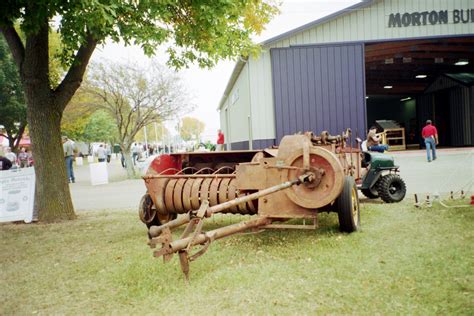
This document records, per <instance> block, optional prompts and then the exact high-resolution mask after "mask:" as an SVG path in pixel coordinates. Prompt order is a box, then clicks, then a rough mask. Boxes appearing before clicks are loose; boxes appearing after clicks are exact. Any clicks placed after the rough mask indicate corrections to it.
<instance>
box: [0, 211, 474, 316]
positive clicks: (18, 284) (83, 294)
mask: <svg viewBox="0 0 474 316" xmlns="http://www.w3.org/2000/svg"><path fill="white" fill-rule="evenodd" d="M241 219H243V217H239V216H231V215H222V216H218V217H217V218H216V219H210V220H208V224H207V225H206V226H205V229H208V230H209V229H212V228H214V227H217V226H221V225H225V224H229V223H231V222H236V221H239V220H241ZM319 219H320V226H321V227H320V229H318V230H316V231H296V230H285V231H283V230H277V231H274V230H271V231H265V232H262V233H260V234H247V235H235V236H232V237H230V238H227V239H222V240H219V241H216V242H214V243H213V244H212V245H211V247H210V249H209V251H208V252H207V253H206V254H205V255H204V256H202V257H200V258H199V259H198V260H197V261H195V262H193V263H191V283H190V284H189V285H187V284H186V283H185V282H184V281H183V276H182V274H181V271H180V267H179V263H178V259H177V257H174V258H173V260H172V261H171V262H169V263H166V264H164V263H163V261H162V260H161V259H155V258H153V257H152V252H151V250H150V249H149V248H148V247H147V245H146V241H147V238H146V229H145V226H144V225H142V224H141V223H140V222H139V220H138V218H137V216H136V214H135V212H132V211H129V212H118V211H117V212H95V213H92V212H91V213H85V214H84V213H81V214H79V219H78V220H76V221H72V222H63V223H58V224H50V225H45V224H33V225H24V224H8V225H1V226H0V237H1V243H0V253H1V256H0V265H1V268H0V281H1V283H0V284H1V287H0V297H1V298H2V303H1V304H0V314H2V315H9V314H46V315H48V314H177V313H180V314H222V313H226V314H297V313H298V314H364V315H368V314H415V315H426V314H428V315H429V314H440V315H443V314H456V315H458V314H465V315H472V314H474V231H473V229H472V227H473V224H474V209H473V208H454V209H442V208H439V207H435V208H424V209H415V208H414V207H413V206H412V204H411V203H409V202H404V203H402V204H394V205H387V204H363V206H362V221H363V226H362V229H361V231H360V232H357V233H354V234H350V235H347V234H341V233H339V232H338V224H337V216H336V215H335V214H322V215H320V217H319ZM178 233H179V232H178Z"/></svg>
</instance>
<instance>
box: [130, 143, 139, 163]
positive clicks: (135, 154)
mask: <svg viewBox="0 0 474 316" xmlns="http://www.w3.org/2000/svg"><path fill="white" fill-rule="evenodd" d="M139 153H140V147H139V146H138V145H137V143H133V145H132V160H133V165H136V164H137V160H138V155H139Z"/></svg>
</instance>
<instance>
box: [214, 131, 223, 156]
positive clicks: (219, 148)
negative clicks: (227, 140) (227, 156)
mask: <svg viewBox="0 0 474 316" xmlns="http://www.w3.org/2000/svg"><path fill="white" fill-rule="evenodd" d="M223 150H224V133H222V131H221V130H220V129H218V130H217V146H216V151H223Z"/></svg>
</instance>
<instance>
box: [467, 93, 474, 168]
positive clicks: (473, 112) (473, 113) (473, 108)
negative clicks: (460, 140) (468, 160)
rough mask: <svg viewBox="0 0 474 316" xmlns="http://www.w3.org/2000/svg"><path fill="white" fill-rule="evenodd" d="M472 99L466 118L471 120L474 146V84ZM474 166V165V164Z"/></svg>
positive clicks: (472, 143) (472, 144)
mask: <svg viewBox="0 0 474 316" xmlns="http://www.w3.org/2000/svg"><path fill="white" fill-rule="evenodd" d="M469 95H470V101H469V116H468V117H467V118H466V119H467V120H469V124H470V125H471V126H470V127H471V144H470V145H471V146H474V86H471V88H470V92H469ZM473 165H474V161H473ZM473 167H474V166H473Z"/></svg>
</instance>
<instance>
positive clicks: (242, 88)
mask: <svg viewBox="0 0 474 316" xmlns="http://www.w3.org/2000/svg"><path fill="white" fill-rule="evenodd" d="M248 71H249V67H248V64H246V65H245V66H244V68H243V69H242V72H241V74H240V76H239V78H238V79H237V81H236V83H235V85H234V87H233V88H232V90H231V91H230V93H229V98H228V103H229V105H228V107H227V109H228V112H229V127H228V130H229V131H228V135H226V137H228V141H229V142H230V143H234V142H239V141H244V140H247V142H248V139H249V122H248V116H249V114H250V93H249V81H248ZM237 90H238V99H237V101H236V102H235V103H234V104H232V95H233V94H234V93H235V92H236V91H237Z"/></svg>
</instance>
